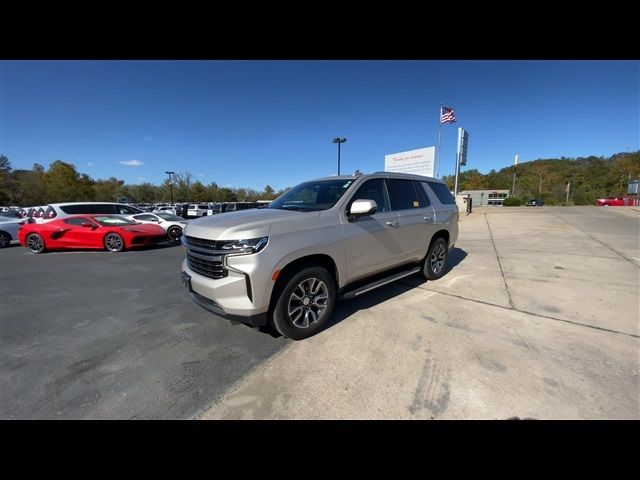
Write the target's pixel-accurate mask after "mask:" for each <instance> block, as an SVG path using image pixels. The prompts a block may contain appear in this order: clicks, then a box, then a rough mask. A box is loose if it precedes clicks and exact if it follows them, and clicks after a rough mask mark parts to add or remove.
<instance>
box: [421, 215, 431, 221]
mask: <svg viewBox="0 0 640 480" xmlns="http://www.w3.org/2000/svg"><path fill="white" fill-rule="evenodd" d="M423 218H424V219H425V220H426V221H427V222H433V215H425V216H424V217H423Z"/></svg>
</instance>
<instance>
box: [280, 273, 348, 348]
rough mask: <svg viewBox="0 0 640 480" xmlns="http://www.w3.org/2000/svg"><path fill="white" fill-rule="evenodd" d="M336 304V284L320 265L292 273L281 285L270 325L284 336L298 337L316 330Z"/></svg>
mask: <svg viewBox="0 0 640 480" xmlns="http://www.w3.org/2000/svg"><path fill="white" fill-rule="evenodd" d="M335 303H336V285H335V282H334V281H333V278H332V277H331V275H329V272H327V271H326V270H325V269H324V268H322V267H310V268H305V269H304V270H301V271H300V272H298V273H296V274H295V275H293V276H292V277H291V278H290V279H289V280H288V281H287V282H286V283H285V285H284V288H283V289H282V292H281V293H280V297H279V298H278V302H277V303H276V306H275V308H274V311H273V326H274V327H275V329H276V330H277V331H278V333H280V335H283V336H285V337H289V338H291V339H293V340H302V339H303V338H308V337H311V336H312V335H315V334H316V333H318V332H319V331H320V330H321V329H322V327H323V326H324V325H325V324H326V323H327V320H328V319H329V317H331V312H332V311H333V307H334V306H335Z"/></svg>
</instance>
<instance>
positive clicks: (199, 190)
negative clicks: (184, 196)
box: [189, 180, 208, 203]
mask: <svg viewBox="0 0 640 480" xmlns="http://www.w3.org/2000/svg"><path fill="white" fill-rule="evenodd" d="M189 198H190V199H191V200H192V201H194V202H196V203H199V202H206V201H208V199H207V189H206V188H205V186H204V185H203V184H202V183H201V182H200V180H196V181H195V182H193V185H191V189H190V194H189Z"/></svg>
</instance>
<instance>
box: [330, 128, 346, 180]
mask: <svg viewBox="0 0 640 480" xmlns="http://www.w3.org/2000/svg"><path fill="white" fill-rule="evenodd" d="M346 141H347V139H346V138H344V137H336V138H334V139H333V140H332V142H333V143H337V144H338V175H340V144H341V143H344V142H346Z"/></svg>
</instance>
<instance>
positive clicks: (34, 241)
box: [27, 235, 43, 252]
mask: <svg viewBox="0 0 640 480" xmlns="http://www.w3.org/2000/svg"><path fill="white" fill-rule="evenodd" d="M42 245H43V244H42V239H41V238H40V237H38V236H37V235H31V236H30V237H29V239H28V240H27V246H28V247H29V250H31V251H33V252H39V251H40V250H42Z"/></svg>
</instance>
